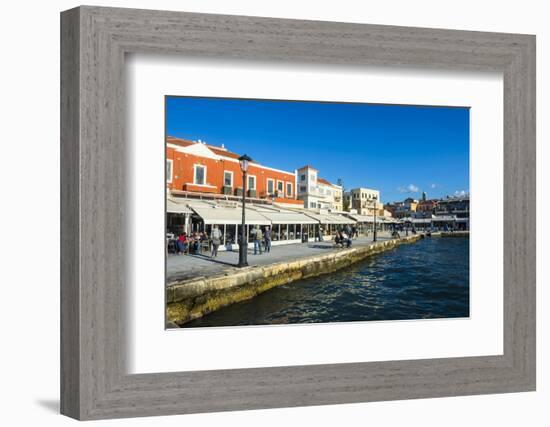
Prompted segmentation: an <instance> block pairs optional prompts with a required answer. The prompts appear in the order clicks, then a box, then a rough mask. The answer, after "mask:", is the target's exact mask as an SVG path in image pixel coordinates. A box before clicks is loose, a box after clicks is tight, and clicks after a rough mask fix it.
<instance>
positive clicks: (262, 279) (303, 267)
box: [166, 233, 424, 327]
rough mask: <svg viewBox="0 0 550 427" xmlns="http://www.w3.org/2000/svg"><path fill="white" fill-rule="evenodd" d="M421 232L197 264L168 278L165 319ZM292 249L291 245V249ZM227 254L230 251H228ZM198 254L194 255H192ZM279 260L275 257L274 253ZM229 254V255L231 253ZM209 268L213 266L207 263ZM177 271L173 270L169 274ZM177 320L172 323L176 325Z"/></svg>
mask: <svg viewBox="0 0 550 427" xmlns="http://www.w3.org/2000/svg"><path fill="white" fill-rule="evenodd" d="M423 237H424V235H423V234H420V233H419V234H416V235H412V234H409V236H402V237H401V238H400V239H391V238H389V236H387V235H384V236H380V238H379V239H378V241H377V242H376V243H373V242H372V239H368V238H363V239H357V240H355V241H354V245H353V246H352V247H351V248H349V249H340V248H334V247H333V245H332V242H321V243H309V244H303V245H301V244H299V245H295V246H294V248H291V247H290V245H289V246H286V247H285V246H282V247H279V248H277V249H280V251H275V250H273V252H272V254H271V257H272V258H269V257H270V255H256V256H254V255H251V256H250V258H251V262H250V266H249V267H247V268H236V267H234V264H229V263H225V262H223V261H221V260H218V262H217V263H213V262H212V261H210V260H209V259H207V258H204V259H202V260H201V261H210V262H211V263H213V264H219V265H220V267H217V268H218V269H217V270H209V269H208V268H206V267H205V268H197V267H195V270H194V272H193V270H192V269H188V270H187V271H188V272H191V273H192V274H193V275H192V276H191V277H187V278H184V279H175V278H174V279H172V281H169V282H168V286H167V288H166V303H167V306H166V319H167V326H168V327H177V326H181V325H183V324H185V323H187V322H189V321H192V320H194V319H197V318H199V317H202V316H204V315H205V314H208V313H211V312H213V311H216V310H219V309H220V308H223V307H226V306H228V305H231V304H234V303H237V302H240V301H245V300H247V299H250V298H253V297H255V296H256V295H259V294H261V293H263V292H265V291H267V290H269V289H272V288H274V287H277V286H280V285H284V284H287V283H291V282H294V281H297V280H300V279H307V278H310V277H315V276H320V275H323V274H327V273H332V272H334V271H337V270H340V269H342V268H345V267H348V266H351V265H353V264H355V263H356V262H358V261H361V260H364V259H365V258H367V257H369V256H371V255H374V254H376V253H380V252H385V251H388V250H391V249H393V248H395V247H397V246H399V245H402V244H408V243H414V242H416V241H418V240H419V239H422V238H423ZM291 249H294V250H292V251H291ZM226 256H227V257H230V256H231V254H227V255H226ZM197 258H199V257H197ZM277 258H278V259H279V261H276V259H277ZM199 259H200V258H199ZM232 259H233V258H232ZM210 268H214V267H210ZM173 277H176V276H173ZM176 325H177V326H176Z"/></svg>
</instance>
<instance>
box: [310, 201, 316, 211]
mask: <svg viewBox="0 0 550 427" xmlns="http://www.w3.org/2000/svg"><path fill="white" fill-rule="evenodd" d="M309 207H310V208H313V209H315V208H316V207H317V203H315V202H310V203H309Z"/></svg>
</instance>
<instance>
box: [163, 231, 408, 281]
mask: <svg viewBox="0 0 550 427" xmlns="http://www.w3.org/2000/svg"><path fill="white" fill-rule="evenodd" d="M402 234H403V235H404V233H402ZM409 235H410V234H409ZM377 239H378V241H385V240H389V239H390V234H389V232H379V233H378V235H377ZM371 243H372V235H370V236H368V237H364V236H361V237H359V238H357V239H354V240H353V244H352V248H353V247H361V246H367V245H369V244H371ZM338 250H342V249H339V248H335V247H334V246H333V241H332V240H329V239H328V238H327V239H326V240H325V241H323V242H309V243H301V244H290V245H280V246H272V247H271V252H269V253H266V252H263V253H262V255H254V244H252V243H250V244H249V245H248V264H249V265H250V266H264V265H268V264H273V263H278V262H285V261H291V260H297V259H300V258H307V257H310V256H314V255H320V254H325V253H329V252H330V251H338ZM238 261H239V251H238V250H235V251H222V252H219V253H218V257H217V258H214V259H212V258H210V254H209V253H206V252H205V253H204V255H169V256H168V258H167V262H166V283H167V284H168V285H169V284H171V283H173V282H179V281H182V280H189V279H193V278H198V277H204V276H211V275H214V274H221V273H225V272H231V271H233V270H238V268H237V267H236V264H237V262H238Z"/></svg>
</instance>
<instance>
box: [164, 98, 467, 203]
mask: <svg viewBox="0 0 550 427" xmlns="http://www.w3.org/2000/svg"><path fill="white" fill-rule="evenodd" d="M469 117H470V113H469V109H468V108H453V107H428V106H403V105H381V104H349V103H320V102H301V101H268V100H241V99H222V98H189V97H167V98H166V127H167V128H166V133H167V135H170V136H176V137H181V138H186V139H192V140H197V139H201V140H203V141H205V142H206V143H208V144H212V145H221V144H225V147H226V148H227V149H229V150H230V151H233V152H235V153H238V154H245V153H246V154H248V155H249V156H250V157H252V158H253V159H254V160H256V161H258V162H259V163H262V164H264V165H266V166H270V167H274V168H278V169H283V170H288V171H294V170H295V169H297V168H299V167H301V166H303V165H305V164H309V165H311V166H314V167H315V168H317V169H318V170H319V176H321V177H323V178H325V179H328V180H329V181H331V182H334V183H336V182H337V180H338V179H339V178H340V179H342V181H343V183H344V186H345V188H355V187H368V188H375V189H378V190H380V192H381V200H382V201H383V202H385V203H387V202H392V201H396V200H403V199H405V198H407V197H414V198H420V197H421V194H422V191H425V192H426V193H427V194H428V197H429V198H434V197H438V198H439V197H445V196H446V195H453V194H455V193H460V192H468V191H469V140H470V137H469V133H470V130H469V129H470V123H469V120H470V118H469Z"/></svg>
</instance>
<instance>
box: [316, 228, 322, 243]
mask: <svg viewBox="0 0 550 427" xmlns="http://www.w3.org/2000/svg"><path fill="white" fill-rule="evenodd" d="M317 239H318V240H319V242H322V241H323V227H321V226H320V225H319V228H318V229H317Z"/></svg>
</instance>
